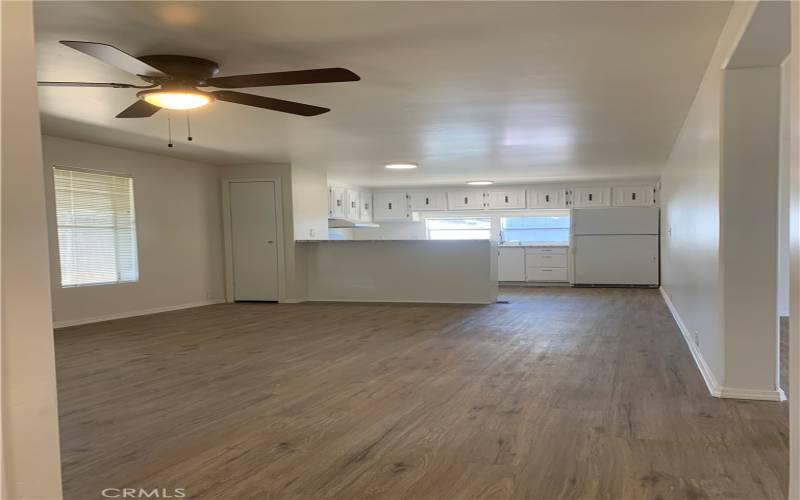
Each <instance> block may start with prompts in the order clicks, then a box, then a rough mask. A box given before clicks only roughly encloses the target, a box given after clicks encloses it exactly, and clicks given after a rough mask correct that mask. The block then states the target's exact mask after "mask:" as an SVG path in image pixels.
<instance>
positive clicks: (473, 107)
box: [35, 2, 730, 186]
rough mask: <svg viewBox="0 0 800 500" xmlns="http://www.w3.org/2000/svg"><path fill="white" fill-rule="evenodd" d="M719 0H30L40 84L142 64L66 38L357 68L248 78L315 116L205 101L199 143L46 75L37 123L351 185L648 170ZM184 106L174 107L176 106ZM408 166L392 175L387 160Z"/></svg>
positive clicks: (243, 63)
mask: <svg viewBox="0 0 800 500" xmlns="http://www.w3.org/2000/svg"><path fill="white" fill-rule="evenodd" d="M729 7H730V4H729V3H720V2H675V3H671V2H586V3H578V2H552V3H551V2H508V3H505V2H502V3H501V2H483V3H461V2H436V3H427V2H391V3H383V2H341V3H340V2H321V3H316V2H289V3H283V2H241V3H240V2H219V3H217V2H196V3H195V2H174V3H173V2H36V6H35V14H36V38H37V48H38V58H39V59H38V66H39V79H40V80H79V81H117V82H128V83H138V80H137V79H136V77H132V76H130V75H127V74H126V73H124V72H122V71H120V70H117V69H115V68H112V67H109V66H106V65H104V64H103V63H101V62H99V61H96V60H94V59H92V58H90V57H88V56H86V55H83V54H81V53H79V52H76V51H74V50H72V49H69V48H67V47H63V46H61V45H59V44H58V43H57V42H58V40H62V39H67V40H70V39H71V40H85V41H96V42H104V43H110V44H112V45H114V46H116V47H119V48H120V49H122V50H124V51H126V52H129V53H131V54H133V55H144V54H154V53H162V54H163V53H175V54H183V55H193V56H197V57H205V58H208V59H212V60H215V61H217V62H218V63H219V64H220V66H221V72H220V76H223V75H230V74H241V73H257V72H265V71H284V70H292V69H308V68H318V67H331V66H342V67H346V68H348V69H350V70H352V71H355V72H356V73H358V74H359V75H360V76H361V78H362V81H360V82H353V83H337V84H324V85H301V86H293V87H271V88H263V89H248V90H245V91H247V92H252V93H258V94H261V95H266V96H271V97H277V98H281V99H289V100H296V101H300V102H305V103H309V104H315V105H321V106H326V107H329V108H332V110H333V111H331V112H330V113H328V114H325V115H321V116H318V117H308V118H305V117H295V116H290V115H284V114H282V113H277V112H272V111H267V110H260V109H255V108H246V107H242V106H237V105H234V104H229V103H221V102H220V103H214V104H212V105H210V106H208V107H206V108H202V109H200V110H197V111H195V112H193V113H192V115H191V116H192V132H193V135H194V141H193V142H192V143H187V142H186V141H185V135H184V134H185V123H184V121H183V120H184V119H183V117H182V116H180V115H179V116H176V120H174V122H175V131H176V132H175V135H176V137H175V139H176V140H175V143H176V146H175V147H174V148H171V149H168V148H167V146H166V143H167V140H166V132H167V122H166V113H163V112H161V113H159V114H157V115H155V116H154V117H152V118H144V119H127V120H125V119H117V118H114V115H116V114H117V113H118V112H119V111H121V110H122V109H124V108H125V107H126V106H128V105H129V104H130V103H131V102H133V100H134V99H135V90H131V89H102V88H94V89H91V88H56V87H48V88H40V94H39V95H40V100H41V109H42V113H43V128H44V130H45V133H48V134H52V135H58V136H63V137H70V138H75V139H81V140H88V141H91V142H98V143H104V144H110V145H116V146H123V147H129V148H132V149H139V150H144V151H151V152H156V153H161V154H168V155H173V156H179V157H184V158H188V159H194V160H202V161H206V162H210V163H215V164H231V163H262V162H291V163H292V164H295V165H313V166H319V167H323V168H325V169H327V170H328V174H329V177H330V178H332V179H336V180H338V181H341V182H349V183H353V184H360V185H368V186H369V185H372V186H377V185H387V184H404V185H412V184H432V183H461V182H463V181H465V180H467V179H473V178H488V179H492V180H496V181H504V182H517V181H530V180H544V179H548V180H553V179H567V178H585V179H588V178H598V177H617V176H647V175H653V174H657V173H658V172H659V171H660V169H661V166H662V164H663V162H664V160H665V159H666V157H667V155H668V154H669V151H670V149H671V147H672V143H673V141H674V139H675V137H676V135H677V133H678V130H679V128H680V126H681V124H682V122H683V120H684V117H685V115H686V112H687V110H688V108H689V106H690V104H691V101H692V99H693V97H694V95H695V92H696V90H697V87H698V85H699V83H700V79H701V78H702V75H703V72H704V70H705V68H706V65H707V64H708V61H709V58H710V55H711V52H712V50H713V47H714V45H715V43H716V40H717V37H718V35H719V32H720V30H721V28H722V25H723V24H724V21H725V18H726V17H727V13H728V10H729ZM178 118H179V119H178ZM398 160H403V161H413V162H417V163H419V164H420V168H419V169H417V170H414V171H402V172H397V171H394V172H392V171H387V170H386V169H384V168H383V165H384V164H385V163H387V162H390V161H398Z"/></svg>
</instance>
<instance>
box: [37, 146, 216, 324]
mask: <svg viewBox="0 0 800 500" xmlns="http://www.w3.org/2000/svg"><path fill="white" fill-rule="evenodd" d="M43 141H44V173H45V181H46V186H47V209H48V223H49V228H50V262H51V266H52V269H53V271H54V272H53V273H52V290H53V318H54V320H55V322H56V323H57V324H62V325H63V324H76V323H82V322H87V321H92V320H98V319H102V318H112V317H123V316H130V315H134V314H137V313H146V312H155V311H158V310H165V309H170V308H177V307H182V306H188V305H201V304H205V303H208V302H211V301H220V300H222V299H223V296H224V288H223V271H222V270H223V259H222V255H223V254H222V234H221V218H220V201H219V184H218V178H217V169H216V167H215V166H213V165H209V164H203V163H196V162H190V161H184V160H178V159H175V158H170V157H166V156H159V155H154V154H149V153H142V152H138V151H131V150H127V149H120V148H114V147H109V146H100V145H96V144H89V143H86V142H79V141H73V140H69V139H62V138H57V137H49V136H45V137H44V138H43ZM54 165H61V166H69V167H79V168H86V169H92V170H104V171H108V172H118V173H122V174H130V175H132V176H133V187H134V204H135V210H136V231H137V243H138V249H139V281H138V282H136V283H123V284H113V285H98V286H86V287H74V288H62V287H61V283H60V275H59V272H58V269H59V259H58V246H57V245H58V237H57V231H56V222H55V209H54V195H53V181H52V167H53V166H54Z"/></svg>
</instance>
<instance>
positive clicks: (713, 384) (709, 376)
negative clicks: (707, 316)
mask: <svg viewBox="0 0 800 500" xmlns="http://www.w3.org/2000/svg"><path fill="white" fill-rule="evenodd" d="M658 289H659V291H661V296H662V297H664V302H665V303H666V304H667V307H668V308H669V311H670V312H671V313H672V317H673V318H674V319H675V323H677V325H678V328H679V329H680V331H681V334H683V339H684V340H685V341H686V345H687V346H689V352H691V353H692V358H694V362H695V364H696V365H697V369H698V370H700V374H701V375H702V376H703V380H704V381H705V383H706V387H707V388H708V392H709V393H710V394H711V395H712V396H714V397H716V398H730V399H754V400H758V401H786V394H784V392H783V390H782V389H780V388H778V389H777V390H759V389H743V388H736V387H725V386H724V385H721V384H719V383H718V382H717V379H716V378H715V377H714V373H713V372H712V371H711V368H709V366H708V364H707V363H706V360H705V358H703V353H701V352H700V349H698V348H697V346H696V345H695V344H694V341H692V336H691V335H690V333H689V329H688V328H687V327H686V324H685V323H684V322H683V320H682V319H681V315H680V314H679V313H678V309H677V308H676V307H675V304H673V303H672V300H670V298H669V295H667V292H666V290H664V287H659V288H658Z"/></svg>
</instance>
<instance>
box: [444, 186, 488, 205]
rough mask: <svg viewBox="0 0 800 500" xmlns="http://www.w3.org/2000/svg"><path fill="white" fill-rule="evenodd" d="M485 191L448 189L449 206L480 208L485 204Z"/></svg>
mask: <svg viewBox="0 0 800 500" xmlns="http://www.w3.org/2000/svg"><path fill="white" fill-rule="evenodd" d="M484 197H485V193H484V192H482V191H467V190H464V191H448V192H447V208H448V209H449V210H480V209H483V208H486V207H485V206H484V205H485V203H484Z"/></svg>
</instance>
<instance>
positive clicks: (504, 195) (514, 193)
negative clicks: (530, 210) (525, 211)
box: [485, 189, 525, 209]
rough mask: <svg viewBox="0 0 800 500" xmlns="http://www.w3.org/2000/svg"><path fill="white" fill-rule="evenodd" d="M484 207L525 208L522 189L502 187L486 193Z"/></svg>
mask: <svg viewBox="0 0 800 500" xmlns="http://www.w3.org/2000/svg"><path fill="white" fill-rule="evenodd" d="M485 200H486V207H487V208H494V209H498V208H500V209H503V208H525V190H524V189H504V190H497V191H489V192H488V193H486V197H485Z"/></svg>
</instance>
